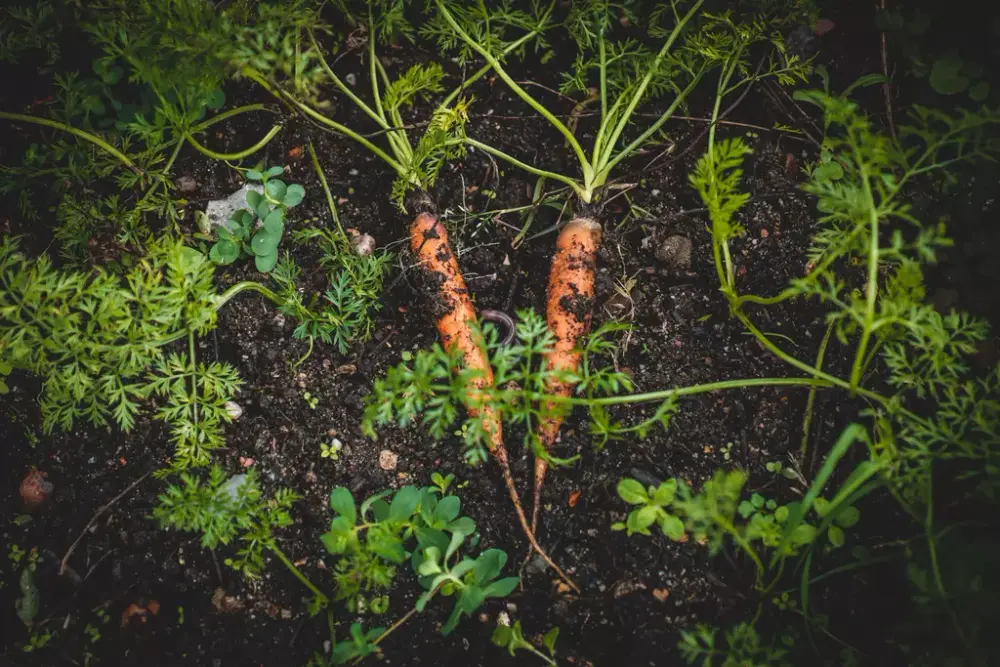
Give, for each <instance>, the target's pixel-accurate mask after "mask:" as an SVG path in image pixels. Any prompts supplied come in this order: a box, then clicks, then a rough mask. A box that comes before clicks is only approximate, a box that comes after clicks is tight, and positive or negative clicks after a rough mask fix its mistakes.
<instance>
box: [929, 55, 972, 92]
mask: <svg viewBox="0 0 1000 667" xmlns="http://www.w3.org/2000/svg"><path fill="white" fill-rule="evenodd" d="M930 83H931V88H933V89H934V90H935V91H937V92H939V93H941V94H942V95H955V94H956V93H960V92H962V91H963V90H965V89H966V88H968V87H969V77H967V76H965V75H963V74H962V59H961V58H959V57H958V56H956V55H948V56H945V57H943V58H938V59H937V60H935V61H934V66H933V67H931V78H930Z"/></svg>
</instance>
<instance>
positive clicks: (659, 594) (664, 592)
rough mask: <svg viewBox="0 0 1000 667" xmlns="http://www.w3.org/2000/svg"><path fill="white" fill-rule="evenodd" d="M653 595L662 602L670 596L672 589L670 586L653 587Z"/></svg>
mask: <svg viewBox="0 0 1000 667" xmlns="http://www.w3.org/2000/svg"><path fill="white" fill-rule="evenodd" d="M653 597H654V598H656V599H657V600H659V601H660V602H666V601H667V598H668V597H670V589H669V588H654V589H653Z"/></svg>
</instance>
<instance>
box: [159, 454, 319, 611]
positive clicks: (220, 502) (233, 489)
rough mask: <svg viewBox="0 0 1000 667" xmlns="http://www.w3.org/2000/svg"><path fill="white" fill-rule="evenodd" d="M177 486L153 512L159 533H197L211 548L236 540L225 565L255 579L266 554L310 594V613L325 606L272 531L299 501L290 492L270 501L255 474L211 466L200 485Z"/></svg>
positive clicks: (287, 520) (184, 477) (188, 480)
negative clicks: (161, 530) (234, 550)
mask: <svg viewBox="0 0 1000 667" xmlns="http://www.w3.org/2000/svg"><path fill="white" fill-rule="evenodd" d="M180 480H181V485H176V484H171V485H169V486H168V487H167V490H166V492H165V493H164V494H163V495H161V496H160V504H159V505H158V506H157V507H155V508H154V509H153V519H155V520H156V522H157V523H158V524H159V525H160V527H161V528H165V529H173V530H182V531H187V532H193V533H200V534H201V546H202V547H204V548H205V549H215V548H217V547H218V546H220V545H223V546H226V545H228V544H229V543H230V542H232V541H234V540H237V541H238V542H239V543H240V544H241V545H242V546H241V548H240V549H239V551H238V552H237V553H236V554H235V556H234V557H230V558H226V560H225V563H226V565H228V566H230V567H232V568H233V569H234V570H237V571H238V572H241V573H242V574H243V575H244V576H247V577H259V576H260V575H261V572H262V571H263V568H264V551H265V550H267V551H270V552H271V553H272V554H274V555H275V556H276V557H277V558H278V560H280V561H281V562H282V563H284V565H285V567H287V568H288V569H289V570H290V571H291V572H292V574H293V575H295V578H296V579H298V580H299V581H301V582H302V584H303V585H304V586H305V587H306V588H308V589H309V591H310V592H311V593H312V598H311V600H310V603H309V609H310V612H311V613H313V614H315V613H317V612H318V611H319V610H320V609H322V608H323V607H325V606H326V605H327V603H328V598H327V596H326V594H324V593H323V592H322V591H320V590H319V589H318V588H317V587H316V586H315V585H313V583H312V582H311V581H309V579H308V578H306V576H305V575H304V574H302V572H301V571H300V570H299V569H298V568H297V567H296V566H295V565H294V564H293V563H292V561H291V560H290V559H289V558H288V556H286V555H285V553H284V551H282V550H281V549H280V548H279V547H278V543H277V539H276V538H275V536H274V531H275V529H278V528H284V527H287V526H290V525H291V524H292V517H291V514H290V510H291V507H292V504H293V503H294V502H295V501H296V500H298V498H299V497H298V496H297V495H296V494H295V493H293V492H292V491H290V490H288V489H278V490H277V491H276V492H275V493H274V496H273V497H271V498H264V497H263V496H262V495H261V492H260V485H259V483H258V481H257V473H256V471H255V470H253V469H252V468H251V469H250V470H248V471H247V472H246V473H242V474H239V475H233V476H228V475H226V473H225V472H224V471H223V470H222V468H220V467H218V466H212V468H211V470H210V471H209V473H208V475H207V477H206V478H204V479H203V480H200V479H198V478H196V477H194V476H193V475H191V474H190V473H186V472H184V473H181V475H180Z"/></svg>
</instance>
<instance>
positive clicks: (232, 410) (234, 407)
mask: <svg viewBox="0 0 1000 667" xmlns="http://www.w3.org/2000/svg"><path fill="white" fill-rule="evenodd" d="M226 414H227V415H229V418H230V419H232V420H233V421H236V420H237V419H239V418H240V417H242V416H243V408H241V407H240V404H239V403H236V402H235V401H226Z"/></svg>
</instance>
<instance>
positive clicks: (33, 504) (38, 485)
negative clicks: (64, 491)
mask: <svg viewBox="0 0 1000 667" xmlns="http://www.w3.org/2000/svg"><path fill="white" fill-rule="evenodd" d="M47 475H48V473H44V472H42V471H41V470H38V469H34V468H33V469H32V470H30V471H28V474H27V475H25V476H24V479H23V480H21V488H20V493H21V498H22V499H23V500H24V506H25V508H26V509H28V510H33V509H36V508H38V507H39V506H40V505H41V504H42V503H44V502H45V501H46V500H48V498H49V495H50V494H51V493H52V491H53V490H54V489H55V486H54V485H53V484H52V482H47V481H45V477H46V476H47Z"/></svg>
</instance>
